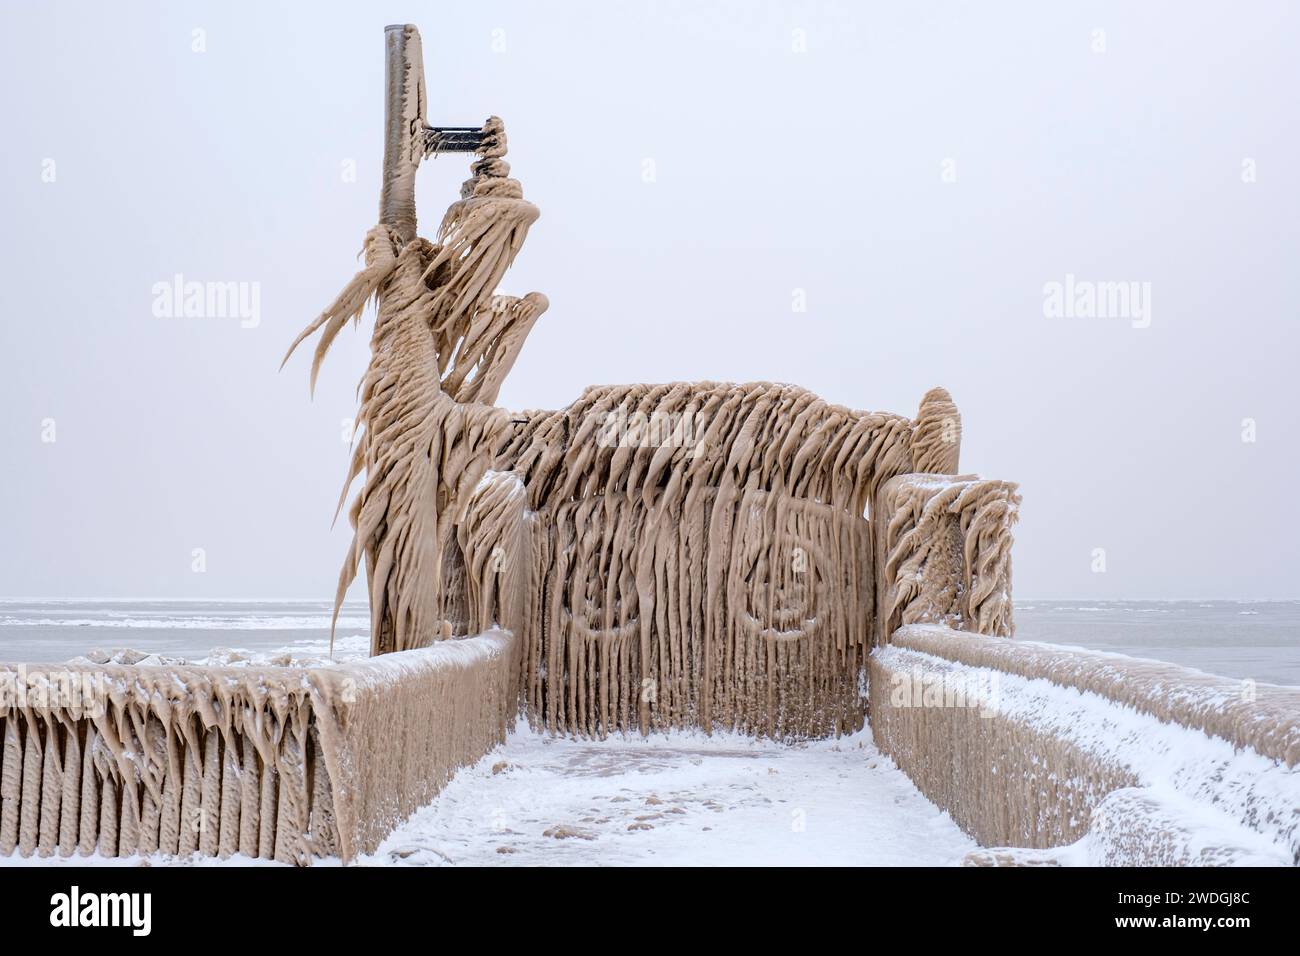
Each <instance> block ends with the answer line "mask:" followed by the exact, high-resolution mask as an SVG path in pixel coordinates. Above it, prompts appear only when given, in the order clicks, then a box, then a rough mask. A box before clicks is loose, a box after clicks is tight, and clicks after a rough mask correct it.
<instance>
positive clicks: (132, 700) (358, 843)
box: [0, 630, 519, 864]
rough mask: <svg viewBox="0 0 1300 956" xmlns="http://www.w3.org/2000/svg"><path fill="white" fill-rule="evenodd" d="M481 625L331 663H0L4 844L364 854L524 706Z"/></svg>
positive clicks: (493, 634)
mask: <svg viewBox="0 0 1300 956" xmlns="http://www.w3.org/2000/svg"><path fill="white" fill-rule="evenodd" d="M518 666H519V665H518V658H517V651H516V642H515V639H514V637H513V636H512V635H511V634H510V633H509V632H507V631H501V630H496V631H490V632H488V633H485V634H482V635H480V636H477V637H471V638H464V639H460V640H452V641H442V642H439V643H437V644H436V645H434V646H432V647H428V648H424V649H421V650H411V651H404V652H400V653H395V654H388V655H384V656H382V657H379V658H371V659H367V660H364V661H359V662H356V663H349V664H343V665H339V666H335V667H314V668H304V667H247V668H235V667H228V668H210V667H198V666H177V667H135V666H117V665H107V666H88V665H57V664H56V665H48V664H46V665H30V666H25V665H11V664H4V665H0V741H2V743H0V754H2V757H0V855H8V854H10V853H13V852H14V851H15V850H16V851H17V852H18V853H20V854H22V855H24V856H30V855H32V854H40V855H46V856H50V855H55V854H58V855H62V856H70V855H72V854H73V853H80V854H82V855H88V854H92V853H97V854H99V855H102V856H110V857H113V856H133V855H136V854H142V855H149V854H153V853H162V854H167V855H175V854H179V855H188V854H191V853H199V854H201V855H205V856H218V857H227V856H231V855H233V854H236V853H239V854H243V855H245V856H248V857H260V858H265V859H274V860H278V861H281V862H286V863H297V864H306V863H308V862H310V860H311V859H312V858H313V857H323V856H338V857H341V858H342V859H344V860H345V861H346V860H349V859H351V858H353V857H354V856H356V855H357V854H359V853H364V852H367V851H369V850H372V849H374V847H376V846H377V845H378V843H379V841H380V840H382V839H383V837H384V836H385V835H386V834H387V833H388V832H389V831H390V830H391V829H392V828H393V827H394V826H395V825H396V824H397V823H399V822H401V820H403V819H404V818H405V817H407V816H409V815H410V814H411V813H412V812H413V811H414V810H415V809H417V808H418V807H420V806H421V805H423V804H425V803H427V802H428V801H429V800H430V799H431V798H432V797H433V795H434V794H436V793H437V792H438V790H439V789H441V787H442V786H443V784H444V783H446V781H447V780H449V779H450V777H451V775H452V774H453V773H454V772H455V771H456V770H457V769H458V768H459V767H462V766H465V765H466V764H469V763H472V762H474V761H475V760H477V759H478V758H479V757H481V756H482V755H483V754H484V753H486V752H487V751H488V750H490V749H491V748H492V747H493V746H495V745H496V744H497V743H499V742H500V741H501V740H503V739H504V737H505V733H506V730H507V726H508V724H509V723H510V722H512V721H513V719H514V715H515V713H516V711H517V708H518V684H517V673H518Z"/></svg>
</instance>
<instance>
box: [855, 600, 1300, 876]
mask: <svg viewBox="0 0 1300 956" xmlns="http://www.w3.org/2000/svg"><path fill="white" fill-rule="evenodd" d="M869 681H870V695H871V699H870V708H869V713H870V721H871V728H872V732H873V734H874V736H875V739H876V743H877V745H878V746H879V747H880V749H881V750H882V751H884V752H885V753H887V754H889V755H890V756H891V757H892V758H893V760H894V761H895V763H897V764H898V766H899V767H900V768H901V769H902V770H903V771H904V772H906V773H907V774H908V776H909V777H911V778H912V780H913V782H914V783H916V785H917V787H919V788H920V790H921V791H922V792H923V793H924V794H925V795H926V796H927V797H929V798H930V799H931V800H932V801H934V803H936V804H937V805H938V806H939V807H941V808H943V809H944V810H946V811H948V812H949V813H950V814H951V815H952V817H953V819H954V820H955V821H956V822H957V823H958V824H959V825H960V826H961V827H962V829H964V830H966V831H967V832H968V833H970V834H971V835H972V836H973V837H975V839H976V840H978V841H979V842H980V843H981V844H982V845H984V846H986V847H991V848H1002V849H994V850H991V851H990V852H989V853H986V854H982V855H980V856H979V858H978V860H977V861H978V862H1011V863H1017V862H1021V863H1022V862H1052V861H1056V862H1068V861H1074V862H1085V863H1090V864H1094V865H1095V864H1111V865H1206V864H1227V863H1252V864H1284V865H1285V864H1291V865H1294V864H1296V863H1300V767H1298V766H1297V758H1298V757H1300V690H1297V689H1295V688H1289V687H1278V686H1274V685H1269V684H1256V683H1253V682H1250V681H1237V680H1229V679H1227V678H1220V677H1214V676H1212V675H1208V674H1203V673H1201V672H1199V671H1194V670H1190V669H1188V668H1184V667H1179V666H1177V665H1173V664H1165V663H1162V662H1159V661H1149V660H1141V659H1136V658H1129V657H1124V656H1122V655H1118V654H1105V653H1100V652H1093V651H1085V650H1081V649H1077V648H1068V647H1058V646H1054V645H1047V644H1032V643H1024V642H1019V641H1007V640H1003V639H999V638H996V637H989V636H985V635H980V634H974V633H967V632H958V631H954V630H951V629H949V628H947V627H943V626H939V625H915V626H909V627H903V628H900V629H899V630H898V631H896V632H895V633H894V634H893V636H892V639H891V641H890V643H889V644H888V645H887V646H885V647H880V648H877V649H876V650H875V651H874V652H873V654H872V657H871V660H870V672H869ZM1017 848H1019V849H1017ZM1025 848H1032V849H1039V850H1044V849H1048V850H1049V852H1048V853H1047V854H1046V855H1044V854H1038V855H1037V856H1034V857H1033V859H1032V860H1031V859H1030V858H1029V857H1028V856H1027V855H1026V854H1025V853H1024V849H1025ZM1050 848H1058V849H1054V850H1053V849H1050ZM1062 848H1063V849H1062Z"/></svg>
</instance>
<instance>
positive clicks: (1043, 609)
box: [0, 600, 1300, 685]
mask: <svg viewBox="0 0 1300 956" xmlns="http://www.w3.org/2000/svg"><path fill="white" fill-rule="evenodd" d="M330 611H331V605H330V604H329V603H328V602H324V601H319V602H312V601H18V600H0V661H10V662H17V661H29V662H37V661H43V662H48V661H65V660H68V659H69V658H72V657H76V656H79V655H82V654H85V653H87V652H88V651H90V650H92V649H96V648H99V649H103V650H106V651H112V650H113V649H114V648H120V647H131V648H134V649H136V650H139V651H143V652H145V653H149V654H163V655H171V656H176V657H185V658H189V659H196V658H202V657H205V656H206V655H207V654H208V652H209V651H211V650H212V649H214V648H219V647H221V648H235V649H240V650H244V651H248V652H251V653H252V654H271V653H278V652H280V651H282V650H284V649H291V650H294V651H295V652H298V651H301V652H303V653H324V652H325V650H326V648H327V647H328V644H329V622H330ZM369 630H370V628H369V617H368V612H367V609H366V607H365V605H364V604H347V605H345V606H344V608H343V612H342V614H341V616H340V619H339V629H338V634H339V637H340V639H341V640H340V642H339V645H340V646H342V647H346V648H347V649H348V650H349V652H350V653H356V652H357V650H358V649H359V648H360V649H362V650H364V646H365V638H366V635H367V634H368V633H369ZM1016 636H1017V638H1020V639H1024V640H1034V641H1047V642H1050V643H1054V644H1073V645H1077V646H1080V647H1088V648H1093V649H1095V650H1103V651H1113V652H1117V653H1121V654H1130V655H1133V656H1135V657H1151V658H1155V659H1157V660H1163V661H1170V662H1172V663H1175V664H1183V665H1185V666H1187V667H1195V668H1198V669H1199V670H1203V671H1208V672H1210V673H1212V674H1221V675H1223V676H1225V677H1233V678H1252V679H1254V680H1256V681H1259V682H1267V683H1275V684H1294V685H1300V601H1281V602H1261V603H1238V602H1232V601H1174V602H1162V601H1118V602H1084V601H1023V602H1020V603H1019V604H1017V606H1016Z"/></svg>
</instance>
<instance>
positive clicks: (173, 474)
mask: <svg viewBox="0 0 1300 956" xmlns="http://www.w3.org/2000/svg"><path fill="white" fill-rule="evenodd" d="M918 6H919V5H917V4H900V3H890V4H875V5H871V6H869V7H868V6H867V5H865V4H863V5H861V7H862V9H859V8H858V5H855V6H854V7H849V6H848V5H845V6H844V7H839V6H833V5H820V4H811V3H810V4H761V3H754V4H736V5H715V4H700V3H690V4H687V3H680V4H672V3H664V4H652V5H635V4H618V5H615V4H610V3H583V4H578V3H563V4H559V3H557V4H551V5H543V4H539V3H510V4H492V3H472V4H471V3H448V2H436V3H434V2H429V3H418V2H408V3H401V4H393V3H382V2H381V3H365V4H360V3H338V4H321V3H316V4H302V5H293V4H265V3H257V4H254V3H221V4H216V3H213V4H184V5H181V4H168V5H163V4H156V5H155V4H147V3H134V4H111V5H110V4H101V3H52V4H35V3H23V4H17V3H7V4H5V5H4V7H3V13H2V14H0V17H2V20H3V22H2V23H0V78H2V79H3V84H0V85H2V87H3V93H2V94H0V95H2V96H3V103H4V106H3V123H4V131H5V132H4V148H3V150H0V183H2V184H3V187H2V190H0V221H2V222H3V231H2V232H0V243H2V250H0V251H2V252H3V261H4V282H3V283H2V284H0V306H2V310H0V315H2V316H3V320H2V324H0V363H2V364H0V369H2V371H3V374H0V407H3V415H0V448H3V456H4V468H3V469H2V471H0V474H2V475H3V477H0V482H2V484H0V490H3V502H4V504H3V507H2V508H0V595H8V596H44V597H65V598H66V597H89V596H106V597H113V596H116V597H142V596H179V597H204V596H206V597H318V598H321V599H327V598H329V597H330V596H332V594H333V589H334V581H335V576H336V573H337V570H338V566H339V564H340V561H341V558H342V555H343V552H344V549H345V547H346V544H347V540H348V537H349V535H350V531H349V530H348V529H346V528H345V527H340V528H338V529H335V530H334V531H331V530H330V517H331V514H332V512H333V507H334V502H335V500H336V498H337V496H338V493H339V488H340V483H341V480H342V478H343V474H344V469H345V467H346V461H347V450H346V445H345V444H344V443H343V441H342V440H341V434H342V431H343V427H342V422H343V421H344V420H345V419H348V418H350V417H351V416H352V414H353V412H354V409H355V403H354V389H355V386H356V383H357V380H358V378H359V377H360V375H361V372H362V370H363V368H364V366H365V363H366V360H367V354H368V339H369V320H368V319H367V320H366V322H365V323H364V324H363V328H362V329H361V330H360V331H355V330H352V329H349V330H348V331H346V332H345V333H344V334H343V335H342V336H341V337H340V339H339V340H338V342H337V344H336V346H335V347H334V350H333V353H332V354H331V355H330V357H329V359H328V361H327V362H326V365H325V368H324V370H323V371H322V374H321V381H320V385H319V387H318V389H317V394H316V397H315V399H314V400H309V396H308V388H307V372H308V366H309V356H310V350H308V351H307V352H305V353H304V354H303V355H301V356H298V357H296V358H295V359H294V361H292V362H291V363H290V365H289V366H288V367H287V368H286V369H285V370H284V371H283V372H279V373H277V371H276V369H277V366H278V364H279V361H280V357H281V356H282V354H283V352H284V349H285V347H286V345H287V344H288V342H289V341H290V340H291V339H292V338H293V336H294V335H295V334H296V333H297V332H298V331H299V330H300V329H301V328H302V327H303V326H304V325H305V324H306V323H307V322H308V321H309V320H310V319H311V318H312V317H313V316H315V315H316V314H317V313H318V312H319V311H320V309H321V308H322V307H323V306H324V305H325V304H327V303H328V302H329V301H330V299H331V298H332V297H333V296H334V295H335V293H337V292H338V290H339V289H340V288H341V287H342V286H343V284H344V283H345V282H346V281H347V280H348V279H349V278H350V277H351V275H352V274H353V272H354V271H355V269H356V268H357V261H356V253H357V251H358V249H359V248H360V244H361V240H362V237H363V236H364V234H365V232H366V230H367V229H368V228H369V227H370V226H371V225H373V224H374V222H375V219H376V206H377V199H378V191H379V165H380V161H381V155H382V141H381V136H382V125H383V27H384V25H385V24H386V23H390V22H395V23H400V22H413V23H415V24H416V25H417V26H419V27H420V28H421V31H422V33H423V36H424V45H425V66H426V72H427V83H428V90H429V111H430V120H431V121H432V122H434V123H441V124H443V125H477V124H479V123H480V122H481V121H482V120H483V119H484V118H485V117H486V116H488V115H489V114H498V115H500V116H502V117H503V118H504V119H505V121H506V126H507V130H508V132H509V141H510V155H509V160H510V162H511V163H512V165H513V170H514V175H516V176H517V177H518V178H519V179H520V180H521V181H522V182H523V185H524V191H525V195H526V196H527V197H528V198H530V199H532V200H533V201H534V202H536V203H537V204H538V205H539V206H540V207H541V210H542V217H541V219H540V221H539V222H538V223H537V225H536V226H535V227H534V228H533V231H532V233H531V234H530V236H529V239H528V243H527V245H526V246H525V248H524V251H523V253H522V254H521V255H520V257H519V259H518V261H517V263H516V266H515V268H514V269H513V271H512V272H511V273H510V274H509V275H508V277H507V281H506V286H505V290H506V291H510V292H514V293H516V294H522V293H523V292H526V291H529V290H533V289H536V290H540V291H542V292H545V293H546V294H547V295H548V296H549V297H550V300H551V310H550V312H548V313H547V314H546V315H545V316H544V317H543V319H542V320H541V322H540V323H539V324H538V326H537V327H536V329H535V330H534V332H533V335H532V337H531V339H530V340H529V342H528V344H527V345H526V346H525V348H524V351H523V354H522V356H521V358H520V360H519V363H518V365H517V366H516V368H515V371H514V373H513V374H512V376H511V377H510V379H509V380H508V381H507V383H506V386H505V388H504V390H503V392H502V395H501V404H503V405H506V406H508V407H511V408H554V407H558V406H562V405H564V404H567V403H568V402H569V401H571V400H573V399H574V398H575V397H577V395H578V394H579V392H580V391H581V389H582V388H583V386H584V385H587V384H590V383H608V382H631V381H651V382H654V381H670V380H677V379H714V380H732V381H749V380H755V379H768V380H775V381H787V382H794V383H798V384H801V385H804V386H806V387H808V388H810V389H812V390H814V391H816V392H818V393H819V394H820V395H822V396H823V397H825V398H826V399H828V400H831V401H834V402H838V403H842V404H845V405H849V406H851V407H854V408H859V409H867V410H876V409H879V410H885V411H894V412H898V413H901V414H905V415H909V416H910V415H913V414H915V411H916V406H917V402H918V401H919V399H920V397H921V395H922V394H923V393H924V392H925V391H926V389H928V388H930V387H931V386H933V385H943V386H945V387H947V388H948V389H949V390H950V391H951V392H952V394H953V396H954V398H955V400H956V401H957V403H958V406H959V407H960V409H961V411H962V414H963V417H964V420H965V435H964V443H963V448H962V465H963V470H966V471H976V472H978V473H980V474H983V475H986V476H989V477H997V478H1007V479H1012V480H1015V481H1018V482H1020V484H1021V490H1022V493H1023V495H1024V504H1023V508H1022V519H1021V523H1020V526H1019V530H1018V534H1017V542H1016V551H1015V585H1016V593H1017V597H1023V598H1033V597H1037V598H1050V597H1067V598H1089V599H1106V598H1187V597H1204V598H1213V597H1219V598H1243V599H1259V598H1300V545H1298V544H1297V530H1298V528H1300V520H1297V519H1300V495H1297V493H1296V485H1297V481H1298V480H1300V451H1298V450H1297V449H1298V448H1300V443H1298V439H1300V435H1298V434H1297V431H1298V427H1297V426H1298V423H1300V422H1298V420H1300V412H1298V411H1297V400H1296V396H1295V390H1296V389H1295V385H1294V381H1293V377H1294V368H1295V363H1296V359H1297V356H1298V355H1300V333H1298V332H1297V320H1298V318H1300V316H1298V314H1297V313H1298V312H1300V268H1298V265H1300V199H1298V197H1300V134H1298V133H1297V117H1298V116H1300V111H1298V110H1297V105H1298V104H1297V95H1300V55H1298V53H1297V51H1298V49H1300V12H1298V8H1297V6H1296V5H1295V4H1291V3H1283V2H1275V3H1269V2H1263V3H1248V4H1227V3H1222V4H1215V5H1210V4H1205V3H1173V2H1171V3H1144V4H1141V5H1135V4H1128V3H1114V4H1110V3H1102V4H1096V3H1091V4H1086V5H1084V4H1069V5H1061V4H1041V3H1022V4H1000V5H998V8H997V9H990V7H989V5H984V4H926V5H925V7H926V10H928V12H922V11H921V10H919V9H917V7H918ZM196 31H199V32H196ZM353 170H355V175H354V176H353V175H350V173H351V171H353ZM466 175H467V167H466V161H465V158H464V157H456V156H452V157H442V158H440V159H438V160H437V161H436V162H432V163H427V164H426V165H425V168H424V169H423V170H422V171H421V173H420V178H419V185H418V190H417V196H418V200H419V204H420V205H419V208H420V212H421V214H422V225H423V229H422V232H424V233H425V234H426V235H427V234H431V233H432V232H433V231H434V230H435V229H436V226H437V222H438V220H439V219H440V217H441V214H442V211H443V209H444V208H445V206H446V205H447V203H448V202H449V201H450V200H451V199H453V198H454V196H455V192H456V189H457V188H458V185H459V183H460V181H461V180H462V179H464V178H465V177H466ZM177 274H180V275H182V276H184V280H185V281H199V282H223V281H229V282H239V283H245V284H246V285H245V286H244V289H245V291H246V292H247V293H248V294H249V295H250V296H251V295H252V293H253V291H254V290H255V291H256V294H257V298H256V299H255V300H253V299H248V300H246V301H245V306H247V307H246V308H244V309H242V310H240V309H237V308H236V309H233V314H230V315H226V316H209V317H202V318H185V317H184V316H183V315H182V316H170V317H169V316H167V315H166V314H164V315H161V316H160V315H158V314H157V313H158V312H159V311H162V312H164V313H165V312H166V310H167V307H166V305H165V304H163V305H161V306H160V304H159V302H160V299H159V296H160V294H161V293H160V292H159V291H158V290H159V288H160V286H159V284H160V283H163V284H166V283H170V282H172V281H174V277H175V276H176V275H177ZM1067 276H1073V277H1074V281H1075V282H1076V283H1102V282H1126V283H1127V282H1134V283H1137V285H1136V286H1134V287H1133V289H1134V291H1135V295H1136V298H1134V299H1133V300H1132V301H1130V303H1129V304H1128V307H1127V311H1125V312H1124V313H1123V314H1121V315H1119V316H1118V317H1109V318H1107V317H1100V316H1096V315H1091V316H1090V315H1088V314H1086V313H1087V309H1086V306H1085V307H1082V309H1081V311H1083V312H1084V313H1085V314H1083V315H1079V314H1075V315H1073V316H1062V315H1059V314H1051V315H1049V314H1047V313H1051V312H1053V308H1052V307H1051V305H1050V302H1049V299H1050V294H1049V293H1048V292H1045V287H1046V288H1048V289H1049V291H1050V289H1051V288H1052V287H1051V286H1050V284H1051V283H1060V284H1061V287H1062V288H1063V287H1064V285H1065V283H1066V281H1067V278H1066V277H1067ZM1073 288H1075V290H1076V292H1077V290H1078V289H1082V288H1085V286H1082V285H1076V286H1075V287H1073ZM796 290H802V296H803V298H804V299H805V300H806V311H803V312H799V311H795V308H796V306H797V304H798V302H799V300H800V294H801V293H800V292H797V291H796ZM1081 301H1082V300H1081ZM254 305H256V308H255V309H254V308H253V306H254ZM1247 419H1250V420H1252V421H1253V426H1252V424H1251V423H1250V422H1246V420H1247ZM1252 430H1253V434H1252ZM1252 437H1253V439H1254V440H1253V441H1250V440H1245V439H1250V438H1252ZM1099 548H1100V549H1104V552H1105V555H1104V557H1105V572H1104V573H1099V572H1097V571H1096V570H1094V568H1095V567H1096V566H1097V551H1096V549H1099ZM196 549H202V554H203V558H204V560H203V562H202V563H203V565H204V570H203V573H197V572H196V571H195V558H194V554H195V551H196ZM354 594H356V595H357V596H360V594H361V592H360V591H355V592H354Z"/></svg>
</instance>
